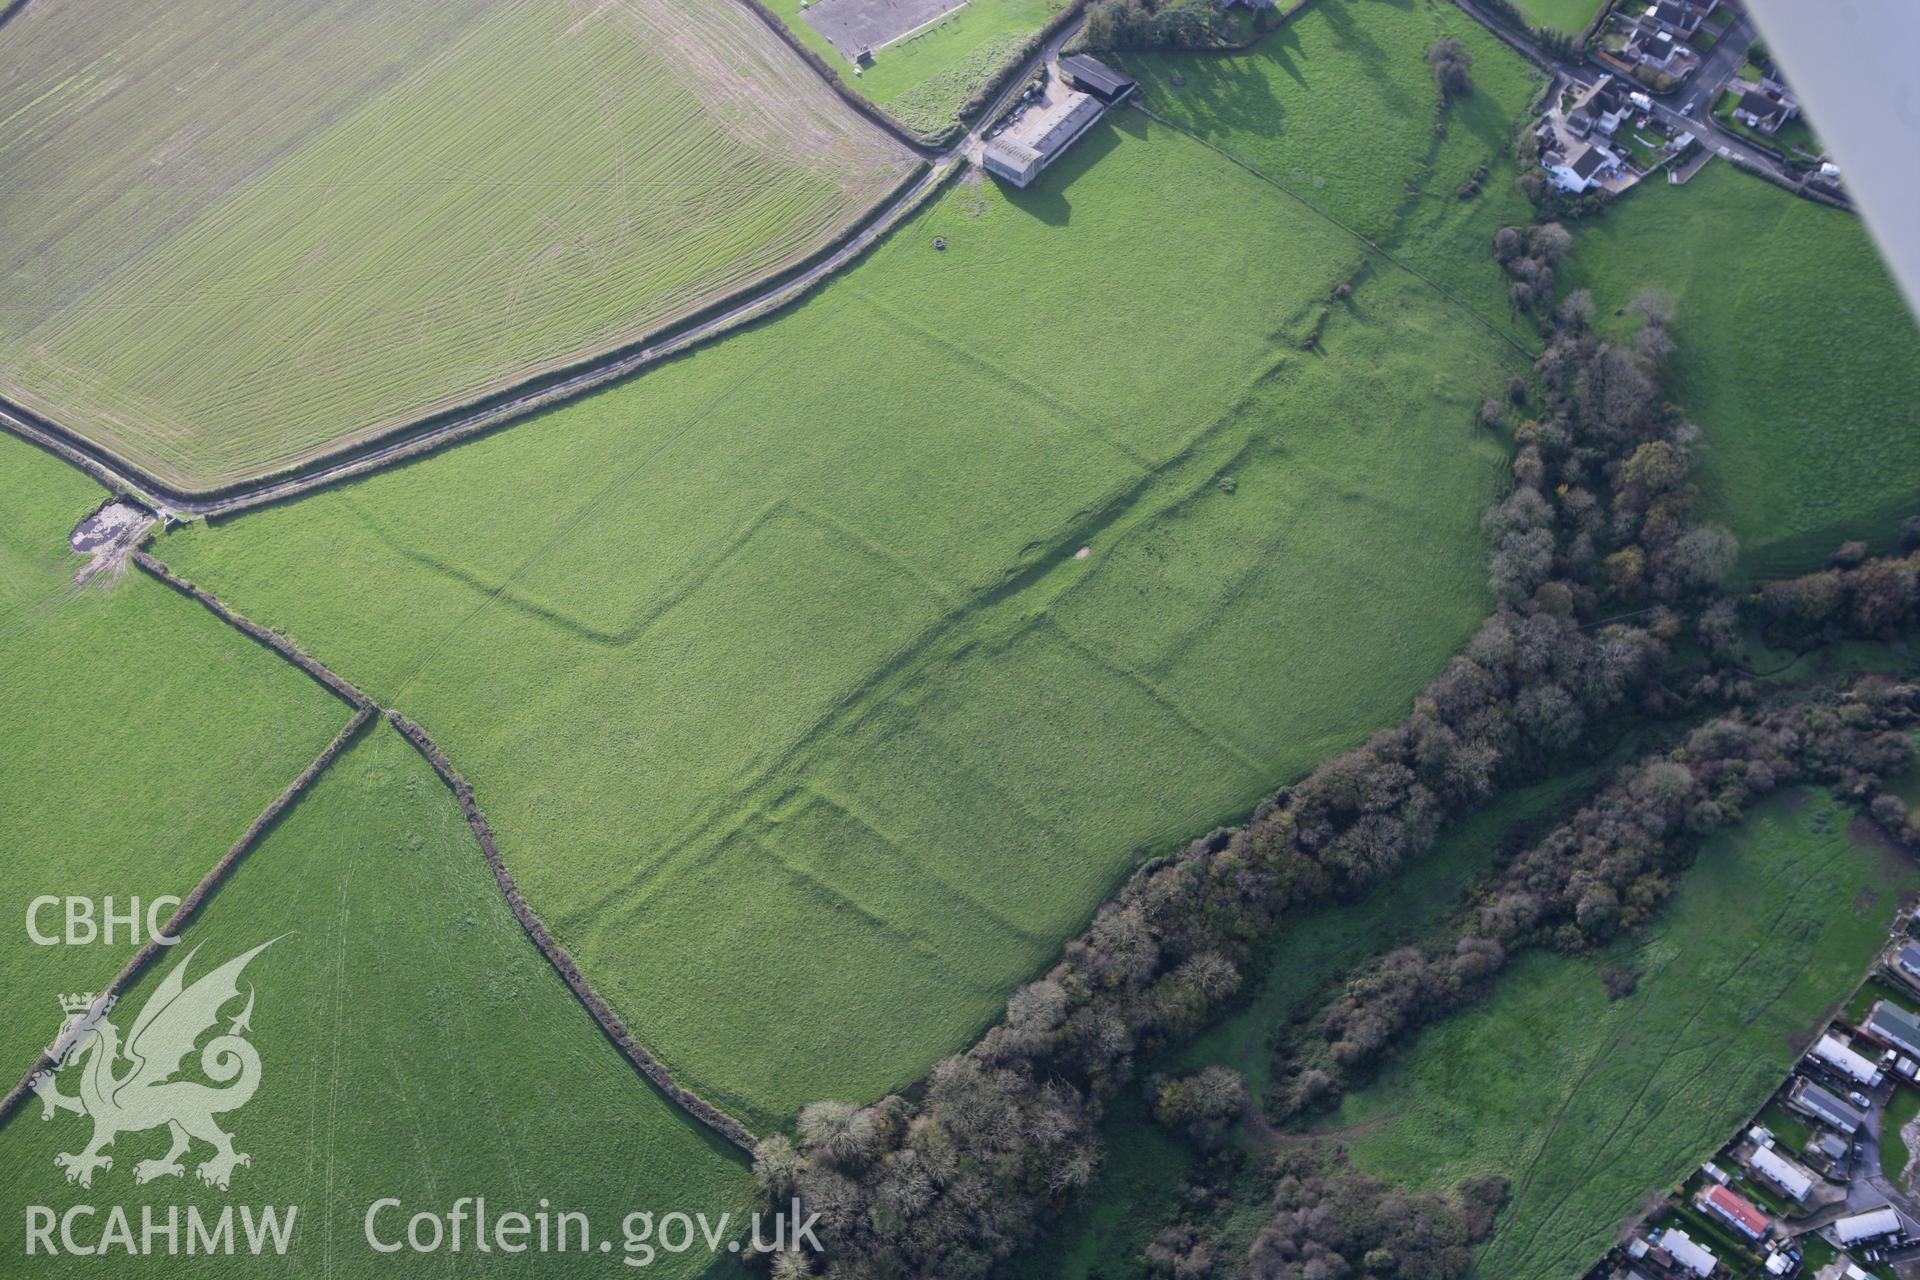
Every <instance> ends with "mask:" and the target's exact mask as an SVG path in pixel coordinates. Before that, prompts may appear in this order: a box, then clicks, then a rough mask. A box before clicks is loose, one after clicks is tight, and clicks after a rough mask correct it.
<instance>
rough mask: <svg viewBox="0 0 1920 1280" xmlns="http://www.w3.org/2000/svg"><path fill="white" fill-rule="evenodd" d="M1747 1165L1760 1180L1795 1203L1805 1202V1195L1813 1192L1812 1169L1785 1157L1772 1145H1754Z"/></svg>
mask: <svg viewBox="0 0 1920 1280" xmlns="http://www.w3.org/2000/svg"><path fill="white" fill-rule="evenodd" d="M1747 1167H1748V1168H1749V1169H1751V1170H1752V1171H1753V1173H1754V1175H1755V1176H1756V1177H1758V1178H1759V1179H1760V1180H1761V1181H1762V1182H1765V1183H1767V1184H1769V1185H1770V1186H1772V1187H1773V1188H1774V1189H1775V1190H1777V1191H1780V1192H1782V1193H1784V1194H1785V1195H1786V1196H1787V1197H1788V1198H1789V1199H1791V1200H1792V1201H1793V1202H1794V1203H1795V1204H1805V1203H1806V1201H1807V1197H1808V1196H1809V1195H1811V1194H1813V1183H1814V1177H1813V1173H1812V1171H1811V1170H1809V1169H1806V1168H1803V1167H1801V1166H1800V1165H1799V1164H1797V1163H1795V1162H1794V1161H1792V1160H1789V1159H1787V1158H1786V1157H1785V1156H1783V1155H1781V1154H1780V1153H1779V1152H1778V1151H1775V1150H1774V1149H1773V1148H1772V1147H1755V1148H1754V1151H1753V1155H1752V1157H1751V1158H1749V1159H1748V1161H1747Z"/></svg>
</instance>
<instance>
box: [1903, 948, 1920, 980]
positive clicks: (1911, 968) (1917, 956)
mask: <svg viewBox="0 0 1920 1280" xmlns="http://www.w3.org/2000/svg"><path fill="white" fill-rule="evenodd" d="M1898 962H1899V965H1900V967H1901V968H1902V969H1903V970H1905V971H1906V973H1907V976H1908V977H1910V978H1920V942H1909V943H1907V944H1905V945H1904V946H1902V947H1901V948H1900V955H1899V961H1898Z"/></svg>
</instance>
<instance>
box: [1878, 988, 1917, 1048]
mask: <svg viewBox="0 0 1920 1280" xmlns="http://www.w3.org/2000/svg"><path fill="white" fill-rule="evenodd" d="M1865 1030H1866V1033H1867V1034H1868V1035H1870V1036H1872V1037H1873V1038H1874V1039H1876V1040H1878V1041H1880V1042H1881V1043H1882V1044H1885V1045H1889V1046H1891V1047H1893V1048H1895V1049H1898V1050H1900V1052H1902V1053H1904V1054H1908V1055H1910V1056H1912V1057H1920V1018H1916V1017H1915V1016H1914V1015H1912V1014H1911V1013H1908V1012H1907V1011H1906V1010H1905V1009H1902V1008H1901V1007H1900V1006H1899V1005H1897V1004H1891V1003H1889V1002H1888V1001H1885V1000H1882V1001H1880V1002H1879V1003H1878V1004H1876V1005H1874V1006H1873V1013H1872V1015H1871V1016H1869V1017H1868V1018H1867V1025H1866V1028H1865Z"/></svg>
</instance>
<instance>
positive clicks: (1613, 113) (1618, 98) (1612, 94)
mask: <svg viewBox="0 0 1920 1280" xmlns="http://www.w3.org/2000/svg"><path fill="white" fill-rule="evenodd" d="M1628 112H1629V103H1628V102H1627V99H1626V96H1625V95H1624V94H1622V93H1621V92H1620V89H1619V87H1618V86H1617V85H1615V84H1614V83H1613V77H1612V76H1610V75H1602V76H1601V77H1600V78H1599V79H1598V80H1595V81H1594V82H1593V83H1592V84H1590V85H1586V86H1584V87H1583V88H1582V89H1581V90H1580V91H1579V92H1578V93H1576V94H1575V95H1574V98H1573V101H1572V102H1571V103H1569V104H1568V106H1567V129H1568V131H1569V132H1571V133H1572V134H1573V135H1574V136H1575V137H1577V138H1584V137H1586V136H1587V135H1589V134H1591V133H1595V132H1598V133H1600V134H1602V135H1604V136H1605V137H1609V138H1611V137H1612V136H1613V131H1614V130H1615V129H1618V128H1619V127H1620V122H1621V121H1622V120H1625V119H1626V118H1627V115H1628Z"/></svg>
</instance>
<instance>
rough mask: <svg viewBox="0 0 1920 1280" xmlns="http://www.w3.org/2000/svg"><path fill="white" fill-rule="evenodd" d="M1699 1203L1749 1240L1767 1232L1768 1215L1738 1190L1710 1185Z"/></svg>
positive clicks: (1762, 1235)
mask: <svg viewBox="0 0 1920 1280" xmlns="http://www.w3.org/2000/svg"><path fill="white" fill-rule="evenodd" d="M1697 1203H1698V1204H1699V1206H1700V1207H1701V1208H1702V1209H1705V1210H1706V1211H1707V1212H1708V1213H1711V1214H1712V1215H1713V1216H1714V1217H1716V1218H1718V1219H1720V1220H1721V1221H1722V1222H1724V1223H1726V1224H1727V1225H1728V1226H1730V1227H1732V1228H1733V1229H1734V1230H1735V1231H1738V1232H1739V1233H1740V1234H1741V1235H1743V1236H1746V1237H1747V1238H1748V1239H1749V1240H1759V1239H1762V1238H1763V1237H1765V1235H1766V1234H1767V1215H1766V1214H1764V1213H1762V1212H1760V1210H1759V1208H1758V1207H1757V1206H1755V1205H1754V1203H1753V1201H1751V1200H1749V1199H1747V1198H1746V1197H1745V1196H1743V1195H1741V1194H1739V1193H1738V1192H1735V1191H1729V1190H1727V1189H1726V1188H1725V1187H1718V1186H1716V1187H1708V1188H1707V1189H1706V1190H1705V1191H1704V1192H1702V1193H1701V1194H1700V1198H1699V1200H1698V1201H1697Z"/></svg>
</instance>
